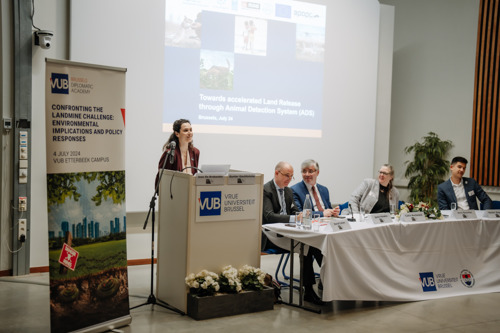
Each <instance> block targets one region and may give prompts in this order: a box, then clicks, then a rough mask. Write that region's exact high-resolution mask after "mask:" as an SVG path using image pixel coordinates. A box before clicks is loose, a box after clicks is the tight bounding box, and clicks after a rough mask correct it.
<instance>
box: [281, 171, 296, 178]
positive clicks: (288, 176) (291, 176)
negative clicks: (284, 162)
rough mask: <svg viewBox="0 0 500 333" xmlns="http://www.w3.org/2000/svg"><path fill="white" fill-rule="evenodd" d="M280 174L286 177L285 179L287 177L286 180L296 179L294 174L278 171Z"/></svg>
mask: <svg viewBox="0 0 500 333" xmlns="http://www.w3.org/2000/svg"><path fill="white" fill-rule="evenodd" d="M278 172H279V173H281V174H282V175H283V176H285V177H286V178H288V179H295V178H293V174H292V175H289V174H286V173H283V172H281V171H278Z"/></svg>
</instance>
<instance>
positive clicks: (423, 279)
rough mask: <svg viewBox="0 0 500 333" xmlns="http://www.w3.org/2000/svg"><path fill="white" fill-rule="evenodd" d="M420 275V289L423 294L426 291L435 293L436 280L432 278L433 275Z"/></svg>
mask: <svg viewBox="0 0 500 333" xmlns="http://www.w3.org/2000/svg"><path fill="white" fill-rule="evenodd" d="M419 274H420V283H421V284H422V289H423V290H424V292H427V291H437V288H436V279H435V278H434V273H432V272H426V273H419Z"/></svg>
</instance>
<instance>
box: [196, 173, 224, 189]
mask: <svg viewBox="0 0 500 333" xmlns="http://www.w3.org/2000/svg"><path fill="white" fill-rule="evenodd" d="M195 178H196V185H197V186H200V185H207V186H211V185H224V174H222V173H220V172H219V173H206V172H205V173H203V174H201V173H197V174H196V176H195Z"/></svg>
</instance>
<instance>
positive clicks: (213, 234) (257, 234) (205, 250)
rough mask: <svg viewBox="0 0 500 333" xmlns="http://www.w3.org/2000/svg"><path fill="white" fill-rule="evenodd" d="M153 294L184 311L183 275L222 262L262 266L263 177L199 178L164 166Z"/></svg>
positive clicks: (218, 269)
mask: <svg viewBox="0 0 500 333" xmlns="http://www.w3.org/2000/svg"><path fill="white" fill-rule="evenodd" d="M159 193H160V195H159V218H158V221H159V223H158V240H157V244H158V250H157V270H156V293H157V297H158V298H159V299H160V300H162V301H164V302H167V303H168V304H170V305H171V306H173V307H175V308H177V309H179V310H181V311H183V312H186V311H187V293H188V291H189V288H188V287H187V285H186V284H185V281H184V279H185V277H186V276H187V275H189V274H190V273H195V274H196V273H198V272H200V271H201V270H203V269H206V270H208V271H212V272H214V273H217V274H218V273H220V272H222V268H223V267H224V266H226V265H232V266H233V267H235V268H237V269H239V268H240V267H241V266H243V265H250V266H253V267H260V241H261V225H262V194H263V175H262V174H251V173H244V172H241V171H234V170H231V171H230V172H229V174H228V175H224V176H223V175H220V176H218V175H209V174H206V175H204V174H199V175H198V177H195V176H192V175H189V174H186V173H182V172H178V171H171V170H164V171H163V176H162V179H161V183H160V191H159Z"/></svg>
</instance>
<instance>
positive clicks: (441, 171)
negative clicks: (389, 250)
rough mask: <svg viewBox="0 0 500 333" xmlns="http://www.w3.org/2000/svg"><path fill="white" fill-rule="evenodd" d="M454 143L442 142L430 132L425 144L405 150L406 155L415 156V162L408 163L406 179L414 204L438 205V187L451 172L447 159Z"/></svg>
mask: <svg viewBox="0 0 500 333" xmlns="http://www.w3.org/2000/svg"><path fill="white" fill-rule="evenodd" d="M451 147H453V143H452V142H451V141H450V140H446V141H443V140H441V139H440V138H439V137H438V135H437V134H436V133H433V132H429V133H428V135H427V136H424V137H423V142H417V143H415V144H414V145H412V146H408V147H406V148H405V150H404V151H405V153H406V154H411V153H413V154H414V157H413V161H406V162H405V164H406V165H407V166H406V171H405V177H406V178H408V179H409V182H408V188H409V189H410V191H411V192H410V199H411V201H412V202H420V201H423V202H428V203H430V204H431V205H436V204H437V187H438V185H439V183H441V182H443V180H444V178H445V176H446V175H447V174H448V172H449V170H450V163H449V161H447V160H446V159H445V157H446V155H447V154H448V151H449V150H450V148H451Z"/></svg>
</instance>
